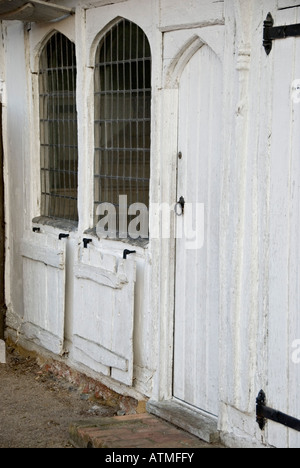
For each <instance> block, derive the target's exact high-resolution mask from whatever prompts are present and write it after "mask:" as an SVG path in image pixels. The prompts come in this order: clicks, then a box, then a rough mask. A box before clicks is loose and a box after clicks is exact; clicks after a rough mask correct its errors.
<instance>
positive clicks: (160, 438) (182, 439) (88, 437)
mask: <svg viewBox="0 0 300 468" xmlns="http://www.w3.org/2000/svg"><path fill="white" fill-rule="evenodd" d="M70 436H71V439H72V441H73V443H74V445H76V446H78V447H80V448H114V449H124V448H134V449H140V448H150V449H161V448H165V449H181V450H187V449H192V448H214V447H215V446H213V445H209V444H207V443H205V442H203V441H201V440H199V439H197V438H196V437H194V436H192V435H190V434H188V433H187V432H185V431H182V430H180V429H178V428H176V427H175V426H173V425H171V424H169V423H167V422H165V421H162V420H161V419H159V418H156V417H155V416H151V415H149V414H139V415H128V416H116V417H113V418H97V419H94V420H93V421H91V420H89V421H77V422H76V423H73V424H72V425H71V427H70Z"/></svg>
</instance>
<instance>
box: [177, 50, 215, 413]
mask: <svg viewBox="0 0 300 468" xmlns="http://www.w3.org/2000/svg"><path fill="white" fill-rule="evenodd" d="M178 125H179V129H178V135H179V136H178V151H179V158H178V181H177V184H178V186H177V196H178V200H181V204H183V201H184V209H183V210H182V207H181V205H180V204H178V205H177V207H176V212H177V215H178V217H177V240H176V291H175V337H174V340H175V341H174V382H173V396H174V398H176V399H178V400H180V401H183V402H185V403H188V404H189V405H192V406H194V407H197V408H199V409H201V410H203V411H205V412H207V413H210V414H213V415H217V414H218V353H219V351H218V350H219V346H218V317H219V205H220V192H221V177H220V172H221V168H220V166H221V133H222V65H221V62H220V60H219V58H218V57H217V55H216V54H215V53H214V52H213V51H212V50H211V49H210V48H209V47H208V46H207V45H204V46H202V47H201V48H200V49H199V50H198V51H197V52H196V53H195V54H194V56H193V57H192V58H191V60H190V61H189V62H188V64H187V65H186V67H185V70H184V72H183V74H182V76H181V79H180V87H179V123H178Z"/></svg>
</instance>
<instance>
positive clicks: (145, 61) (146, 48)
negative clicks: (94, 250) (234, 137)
mask: <svg viewBox="0 0 300 468" xmlns="http://www.w3.org/2000/svg"><path fill="white" fill-rule="evenodd" d="M122 26H123V34H125V33H124V30H125V28H126V27H127V28H129V30H130V31H131V33H132V31H133V30H134V29H135V30H136V37H135V38H137V47H138V37H139V36H140V38H142V40H143V45H142V49H143V53H144V55H143V56H142V57H140V56H139V55H138V54H139V52H138V51H137V58H136V64H137V66H136V82H137V84H136V88H132V87H131V86H130V87H127V86H126V84H125V77H124V83H123V84H124V87H123V89H120V85H119V83H120V81H121V78H120V77H121V76H122V73H120V70H119V69H118V68H117V72H116V75H115V77H114V78H113V77H112V74H111V76H110V79H109V81H110V82H111V89H109V88H108V89H106V88H105V89H104V90H103V89H101V87H100V85H99V83H100V82H101V79H102V81H103V79H104V81H105V78H103V77H101V75H100V72H99V76H96V73H97V69H99V70H100V67H103V68H104V69H105V67H109V66H110V67H111V69H112V68H113V67H123V68H124V69H125V67H126V65H125V63H126V62H127V59H128V63H129V62H131V63H132V64H131V66H130V70H129V73H128V72H127V75H128V74H129V75H130V79H129V82H130V84H132V82H133V80H132V76H131V75H133V73H132V70H133V69H134V65H135V64H134V61H135V60H134V59H132V58H131V57H130V56H129V57H127V59H126V58H125V54H126V53H127V52H128V51H127V52H126V51H125V45H124V51H123V59H122V60H119V57H118V54H119V49H118V47H119V43H118V45H117V50H115V49H111V50H110V52H109V51H108V52H107V51H105V47H107V46H106V41H107V40H109V39H110V41H111V42H112V43H113V40H114V39H115V37H114V36H113V34H114V33H115V34H116V37H117V38H118V34H120V30H121V32H122ZM123 37H125V36H123ZM133 40H134V35H133V34H132V35H131V36H130V40H129V42H130V47H132V41H133ZM117 41H118V39H117ZM103 49H104V52H103ZM94 51H95V53H94V76H93V82H94V92H93V101H94V113H93V117H94V135H93V136H94V145H93V152H94V159H93V219H94V226H95V225H96V224H97V221H99V218H98V217H97V214H96V213H97V211H96V210H97V207H98V206H99V204H100V205H101V204H111V205H113V206H114V207H115V208H116V209H117V210H118V209H119V208H120V207H119V203H118V201H119V199H116V198H115V199H114V198H113V196H112V193H113V189H112V180H116V185H117V191H116V194H117V197H119V196H120V195H123V196H124V195H127V196H128V195H129V196H128V206H127V210H128V207H129V206H130V205H132V206H133V205H134V204H135V203H138V202H140V203H143V204H144V205H145V206H146V207H147V210H148V214H147V216H148V219H147V223H149V205H150V183H151V178H150V175H151V147H152V145H151V127H152V94H153V89H152V63H153V58H152V53H151V45H150V41H149V39H148V37H147V35H146V33H145V31H144V30H143V29H142V28H141V27H140V26H139V25H138V24H137V23H134V22H132V21H130V20H127V19H125V18H119V19H118V20H117V21H115V22H113V23H111V24H110V25H109V27H107V28H106V29H105V32H104V33H103V34H102V35H101V36H100V38H99V36H98V40H97V42H96V43H95V45H94ZM102 52H103V53H104V55H105V53H111V59H110V60H104V61H102V62H100V61H98V62H97V58H98V56H100V55H101V54H102ZM146 52H147V53H146ZM129 53H131V52H129ZM113 54H116V55H117V58H116V60H113ZM139 64H141V65H142V67H143V72H142V73H141V75H143V78H142V80H141V81H142V82H143V83H142V84H143V86H142V87H139V84H138V82H139V79H140V74H139V72H138V65H139ZM146 67H148V69H147V70H146ZM125 73H126V72H124V75H125ZM97 79H98V83H97ZM113 80H115V81H116V82H117V87H116V83H113ZM146 80H148V82H149V84H148V86H146ZM107 81H108V80H107ZM134 93H136V94H137V95H138V94H139V93H140V94H142V100H143V102H142V107H143V109H142V114H141V115H140V116H139V115H138V113H139V103H138V101H139V98H138V96H137V97H136V104H135V107H136V109H137V111H136V114H137V118H136V119H135V118H132V116H131V115H130V116H129V118H128V119H126V116H125V114H124V112H125V111H124V109H123V110H121V111H120V109H121V107H122V104H120V100H118V99H117V100H116V101H117V102H116V103H112V102H111V103H109V102H108V107H110V111H111V114H112V113H113V111H112V109H113V107H115V108H116V109H117V115H116V116H112V115H110V117H103V114H102V115H101V112H102V113H106V110H103V108H101V104H99V105H98V100H97V99H98V98H97V96H98V95H102V96H103V99H104V100H105V97H106V96H107V95H109V94H111V95H113V94H115V95H116V96H117V97H120V95H122V94H123V95H124V103H125V95H126V94H128V95H129V100H130V102H131V105H132V103H133V94H134ZM99 103H101V99H99ZM123 107H124V108H125V107H126V106H125V104H124V106H123ZM147 107H148V110H146V108H147ZM122 111H123V118H121V117H120V112H122ZM108 112H109V111H108ZM130 113H131V111H130ZM97 117H98V118H97ZM127 120H128V121H130V122H131V123H132V125H133V126H134V125H136V129H137V130H136V140H138V136H139V133H140V135H141V136H142V145H138V144H136V145H132V144H131V145H130V146H129V147H127V145H126V144H125V143H124V145H123V147H122V143H121V144H120V140H121V138H125V137H124V135H122V137H121V136H120V134H121V132H120V131H119V133H118V129H119V128H120V123H122V122H125V121H127ZM110 122H111V123H116V127H117V130H116V132H115V133H116V134H117V145H116V146H114V145H113V144H112V145H111V146H109V144H107V134H108V133H110V134H111V135H112V137H111V138H112V140H114V132H113V131H112V130H110V131H108V132H106V133H105V138H104V140H105V143H104V145H103V146H101V144H98V142H99V141H100V137H99V136H98V135H97V128H96V125H97V123H102V124H103V125H104V126H106V125H107V124H108V123H110ZM139 124H141V125H142V127H143V131H142V132H139V128H138V125H139ZM146 125H148V126H149V128H148V130H147V134H146ZM118 126H119V127H118ZM124 133H125V131H124ZM129 134H130V136H129V139H130V140H131V142H132V130H130V131H129ZM147 139H148V142H147V143H146V140H147ZM124 141H125V140H124ZM97 144H98V146H97ZM140 146H141V147H140ZM127 150H128V151H129V153H130V156H129V158H128V159H129V164H130V172H129V175H125V173H124V171H125V170H126V168H125V162H123V174H122V175H119V173H118V169H117V174H116V175H115V174H114V173H111V174H105V173H103V172H102V173H101V172H100V169H99V171H98V172H97V164H98V166H99V167H100V160H99V161H97V155H96V153H97V151H100V152H101V151H103V152H106V153H113V152H115V153H117V166H118V167H120V154H121V153H122V152H123V153H124V161H125V152H126V151H127ZM139 151H140V154H141V155H142V164H143V166H142V169H141V174H142V176H141V177H139V174H140V166H139V157H138V152H139ZM134 153H136V154H135V157H136V161H137V164H136V167H135V170H136V174H138V175H136V177H134V176H133V177H132V163H133V154H134ZM146 154H147V156H146ZM106 158H107V157H106ZM147 158H148V162H147V163H146V162H145V161H146V159H147ZM109 163H110V161H109V160H108V159H106V165H109ZM146 173H147V176H146V175H145V174H146ZM97 178H99V180H100V179H102V180H104V181H106V182H107V185H108V184H109V183H110V184H111V187H110V189H109V188H107V187H106V189H107V190H106V192H107V193H109V190H110V195H108V196H106V197H104V198H102V197H101V196H100V193H101V189H99V188H98V187H97ZM125 181H129V186H130V189H129V193H128V191H126V189H125V188H124V186H125ZM132 183H133V184H134V183H135V184H136V187H137V188H136V193H137V195H138V196H137V197H136V198H133V197H134V194H133V193H132V190H131V184H132ZM119 184H120V185H122V187H123V191H122V188H121V189H120V188H119ZM139 184H140V185H141V186H142V185H143V187H144V188H145V187H146V190H144V191H145V192H146V195H144V196H142V197H141V198H140V199H139V188H140V185H139ZM97 190H98V191H99V196H98V198H97V196H96V191H97ZM123 206H124V205H123ZM118 214H119V213H117V223H118V218H119V217H118ZM131 219H132V216H131V217H130V216H128V224H129V223H130V220H131ZM128 224H127V225H128ZM124 234H125V236H124ZM108 237H110V238H115V237H114V236H110V235H108ZM125 237H129V238H130V237H131V236H130V235H129V236H128V233H127V232H126V233H124V232H119V226H117V239H118V238H122V239H124V238H125ZM140 237H143V236H140ZM143 238H145V237H143ZM134 239H136V237H135V238H134ZM147 239H148V235H147Z"/></svg>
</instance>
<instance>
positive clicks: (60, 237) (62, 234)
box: [58, 232, 70, 240]
mask: <svg viewBox="0 0 300 468" xmlns="http://www.w3.org/2000/svg"><path fill="white" fill-rule="evenodd" d="M68 237H70V234H64V233H63V232H61V233H60V234H59V236H58V239H59V240H62V239H68Z"/></svg>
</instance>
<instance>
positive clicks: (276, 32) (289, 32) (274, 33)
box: [263, 13, 300, 55]
mask: <svg viewBox="0 0 300 468" xmlns="http://www.w3.org/2000/svg"><path fill="white" fill-rule="evenodd" d="M297 36H300V24H290V25H285V26H274V19H273V17H272V15H271V13H268V16H267V18H266V20H265V21H264V40H263V46H264V48H265V51H266V53H267V55H269V53H270V52H271V50H272V45H273V41H275V40H276V39H285V38H286V37H297Z"/></svg>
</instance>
